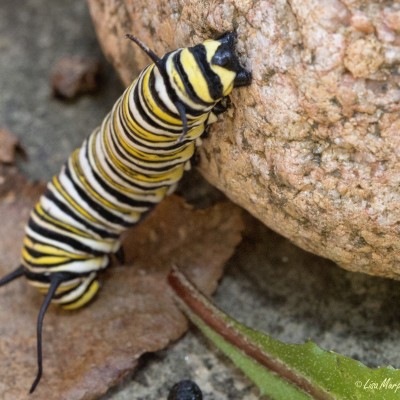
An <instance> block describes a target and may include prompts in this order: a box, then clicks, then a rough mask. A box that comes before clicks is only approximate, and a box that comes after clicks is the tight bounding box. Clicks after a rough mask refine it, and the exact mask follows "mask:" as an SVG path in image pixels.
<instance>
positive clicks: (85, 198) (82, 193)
mask: <svg viewBox="0 0 400 400" xmlns="http://www.w3.org/2000/svg"><path fill="white" fill-rule="evenodd" d="M65 175H66V176H67V178H68V179H69V180H70V181H71V183H72V184H73V186H74V188H75V190H76V191H77V192H78V194H79V196H80V197H81V198H82V199H83V201H84V202H85V203H87V204H88V206H89V207H90V208H91V209H92V210H95V211H97V212H98V213H99V214H100V215H101V216H102V217H103V218H104V219H105V220H106V221H109V222H111V223H114V224H118V225H121V226H124V227H126V228H128V227H130V226H132V223H130V222H127V221H124V220H123V219H122V218H121V217H119V216H118V215H115V214H113V213H111V212H110V211H108V210H107V209H106V208H105V207H103V206H102V205H101V204H99V203H97V201H95V200H93V199H92V198H91V197H89V195H88V194H87V193H86V192H85V191H84V190H83V189H82V188H81V187H80V186H79V185H78V184H77V183H76V182H74V180H73V179H72V175H71V171H70V168H69V165H68V163H67V164H66V165H65ZM78 175H79V174H78Z"/></svg>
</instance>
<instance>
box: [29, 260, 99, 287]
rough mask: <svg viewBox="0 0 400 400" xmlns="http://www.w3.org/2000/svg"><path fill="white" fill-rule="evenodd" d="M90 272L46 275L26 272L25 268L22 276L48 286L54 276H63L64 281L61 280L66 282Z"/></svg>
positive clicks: (44, 273)
mask: <svg viewBox="0 0 400 400" xmlns="http://www.w3.org/2000/svg"><path fill="white" fill-rule="evenodd" d="M42 267H43V265H42ZM92 272H93V271H91V272H83V273H72V272H51V271H49V273H48V274H46V272H40V273H36V272H32V271H30V270H28V269H27V268H26V267H24V274H25V276H26V278H27V279H29V280H30V281H36V282H41V283H49V284H50V283H51V279H52V277H53V276H54V275H56V274H62V275H64V276H65V279H63V282H68V281H70V280H72V279H75V278H79V277H82V276H89V275H90V274H91V273H92Z"/></svg>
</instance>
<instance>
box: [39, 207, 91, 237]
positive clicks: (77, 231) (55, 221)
mask: <svg viewBox="0 0 400 400" xmlns="http://www.w3.org/2000/svg"><path fill="white" fill-rule="evenodd" d="M35 210H36V212H37V213H38V214H39V215H40V216H41V217H43V219H45V220H46V221H48V222H50V223H51V224H54V225H57V226H59V227H62V228H64V229H66V230H67V231H70V232H73V233H75V234H77V235H79V236H83V237H86V238H93V235H90V234H88V233H87V232H85V231H82V230H81V229H78V228H75V227H74V226H72V225H69V224H66V223H64V222H62V221H60V220H58V219H55V218H53V217H51V216H50V215H48V214H46V212H45V211H44V210H43V208H42V205H41V203H40V202H39V203H37V204H36V207H35Z"/></svg>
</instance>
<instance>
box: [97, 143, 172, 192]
mask: <svg viewBox="0 0 400 400" xmlns="http://www.w3.org/2000/svg"><path fill="white" fill-rule="evenodd" d="M91 146H92V154H93V157H94V159H95V163H96V167H97V169H98V171H99V172H100V174H101V175H102V177H103V178H104V179H105V180H106V181H107V182H108V183H110V184H111V185H112V186H114V187H115V188H116V189H117V190H120V191H122V192H124V191H125V192H128V193H131V194H133V195H137V196H143V193H140V192H137V191H135V190H133V189H130V188H128V187H126V186H123V185H121V184H119V183H117V182H116V181H115V180H114V179H112V178H111V177H110V176H109V175H108V174H107V173H106V171H105V170H104V169H103V167H102V165H101V162H100V161H99V159H98V157H97V155H96V152H97V151H96V143H95V140H94V139H93V143H92V145H91ZM167 190H168V189H167V188H160V189H156V190H155V189H151V192H152V194H154V196H156V197H158V196H161V197H164V195H165V193H166V192H167ZM149 192H150V189H149ZM144 200H146V196H144Z"/></svg>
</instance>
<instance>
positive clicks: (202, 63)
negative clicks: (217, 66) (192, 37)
mask: <svg viewBox="0 0 400 400" xmlns="http://www.w3.org/2000/svg"><path fill="white" fill-rule="evenodd" d="M189 51H190V52H191V53H192V54H193V56H194V58H195V59H196V61H197V64H198V66H199V68H200V69H201V72H202V73H203V76H204V78H206V81H207V86H208V90H209V92H210V96H211V97H212V98H213V99H215V100H219V99H221V98H222V97H223V93H222V90H223V87H222V83H221V79H220V77H219V76H218V75H217V74H216V73H215V72H214V71H213V70H212V69H211V67H210V64H209V62H208V61H207V52H206V48H205V46H204V45H203V44H198V45H197V46H194V47H189Z"/></svg>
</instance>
